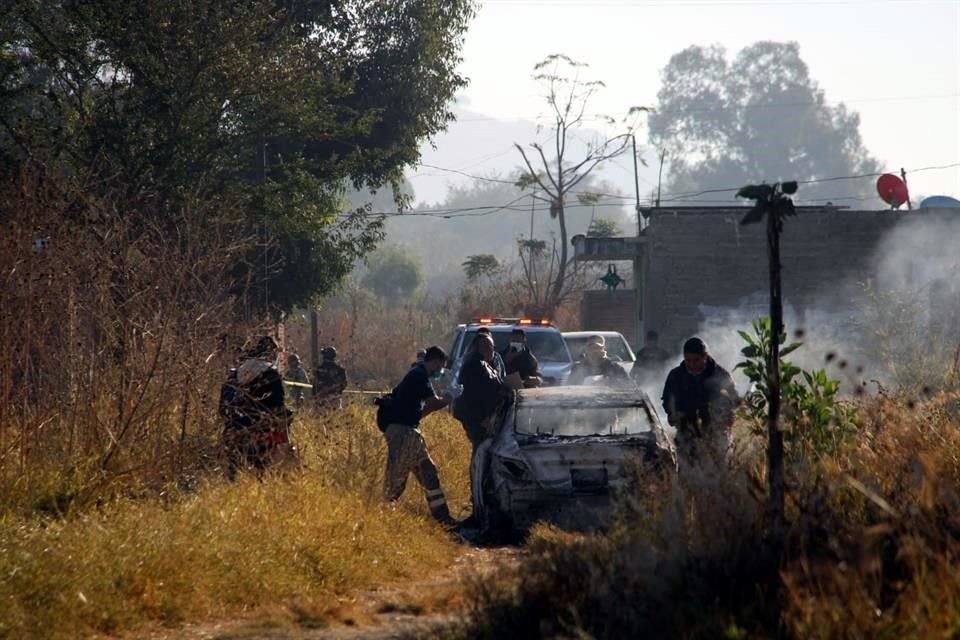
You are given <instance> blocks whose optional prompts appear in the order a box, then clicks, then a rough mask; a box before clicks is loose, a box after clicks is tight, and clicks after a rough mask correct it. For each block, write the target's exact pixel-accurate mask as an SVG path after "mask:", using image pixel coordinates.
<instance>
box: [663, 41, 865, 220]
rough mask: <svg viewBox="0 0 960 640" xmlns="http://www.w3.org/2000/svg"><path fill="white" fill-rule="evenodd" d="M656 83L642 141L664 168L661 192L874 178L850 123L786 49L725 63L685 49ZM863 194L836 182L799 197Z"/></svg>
mask: <svg viewBox="0 0 960 640" xmlns="http://www.w3.org/2000/svg"><path fill="white" fill-rule="evenodd" d="M662 78H663V86H662V87H661V89H660V92H659V93H658V102H659V104H658V106H657V111H656V112H655V113H654V114H652V115H651V116H650V137H651V139H652V140H653V142H654V143H655V144H656V145H657V146H658V147H661V148H663V149H664V150H665V151H666V153H667V158H668V160H669V161H670V178H669V181H668V191H670V192H673V193H685V194H686V193H691V192H697V191H701V190H704V189H713V188H727V187H730V188H736V187H738V186H739V185H743V184H751V183H756V182H759V181H761V180H762V181H765V182H767V183H773V182H777V181H779V180H783V179H796V180H811V179H815V178H823V177H834V176H851V175H860V174H869V173H875V172H877V171H878V165H877V162H876V161H875V160H874V159H873V158H871V157H870V155H869V153H868V152H867V150H866V148H865V147H864V145H863V142H862V140H861V138H860V132H859V124H860V119H859V116H858V115H857V114H856V113H853V112H850V111H848V110H847V108H846V107H845V106H844V105H843V104H842V103H840V104H837V105H836V106H830V105H829V104H827V101H826V96H825V95H824V92H823V90H822V89H820V88H819V86H818V85H817V83H816V82H815V81H814V80H813V79H812V78H811V77H810V75H809V71H808V69H807V65H806V64H805V63H804V62H803V60H802V59H801V57H800V48H799V46H798V45H797V43H795V42H788V43H778V42H757V43H755V44H753V45H751V46H749V47H746V48H745V49H743V50H741V51H740V52H739V53H738V54H737V56H736V58H734V60H733V61H732V62H728V61H727V59H726V57H725V51H724V49H723V48H722V47H719V46H712V47H699V46H693V47H689V48H687V49H684V50H683V51H681V52H680V53H677V54H675V55H674V56H673V57H671V58H670V62H669V63H668V64H667V66H666V67H665V68H664V70H663V74H662ZM872 189H873V183H872V181H869V180H844V181H836V182H828V183H820V184H808V185H804V189H803V191H804V198H805V199H807V200H812V201H819V200H821V199H822V201H823V202H825V201H826V200H828V199H837V198H841V199H842V198H859V197H869V196H871V195H873V194H872ZM684 197H685V198H689V197H690V196H684ZM701 197H703V198H708V199H713V200H715V199H716V198H717V194H716V193H712V194H703V195H702V196H701Z"/></svg>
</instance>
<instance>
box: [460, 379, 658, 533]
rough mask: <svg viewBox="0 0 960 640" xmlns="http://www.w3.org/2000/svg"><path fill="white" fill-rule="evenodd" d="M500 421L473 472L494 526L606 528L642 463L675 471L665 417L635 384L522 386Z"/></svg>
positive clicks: (485, 520)
mask: <svg viewBox="0 0 960 640" xmlns="http://www.w3.org/2000/svg"><path fill="white" fill-rule="evenodd" d="M497 426H498V432H497V434H496V435H495V436H494V437H493V438H492V439H490V440H487V441H486V442H485V443H483V444H482V445H481V446H480V448H479V449H478V453H477V455H476V456H475V457H474V459H473V463H472V466H471V470H470V479H471V482H472V483H473V488H474V491H473V494H474V496H476V498H475V499H476V500H477V502H478V504H476V505H474V512H475V513H476V514H478V515H479V517H480V519H481V522H482V524H483V526H484V527H485V528H486V529H487V530H489V531H495V532H501V533H502V532H509V531H522V530H524V529H526V528H528V527H529V526H530V525H531V524H533V523H534V522H536V521H537V520H546V521H549V522H552V523H554V524H556V525H558V526H560V527H563V528H567V529H571V530H598V529H604V528H606V527H607V526H608V525H609V524H610V522H611V519H612V515H613V511H614V506H615V503H616V499H617V494H618V492H620V491H623V490H625V489H627V488H628V487H629V484H630V479H631V478H632V477H635V474H634V473H633V472H634V471H636V469H637V468H638V467H639V466H642V465H650V466H651V467H652V468H653V469H655V470H657V471H658V472H660V473H664V472H672V471H675V470H676V456H675V455H674V452H673V449H672V447H671V445H670V442H669V440H668V438H667V436H666V434H665V433H664V429H663V425H662V423H661V421H660V418H659V417H658V415H657V412H656V411H655V409H654V407H653V405H652V404H651V401H650V398H649V397H648V396H647V395H646V394H645V393H644V392H643V391H642V390H640V389H639V388H637V387H634V386H629V387H601V386H563V387H544V388H539V389H522V390H519V391H517V392H515V395H514V396H513V400H512V402H510V403H508V404H507V406H506V407H505V408H504V409H503V410H502V412H501V414H500V415H499V416H498V424H497Z"/></svg>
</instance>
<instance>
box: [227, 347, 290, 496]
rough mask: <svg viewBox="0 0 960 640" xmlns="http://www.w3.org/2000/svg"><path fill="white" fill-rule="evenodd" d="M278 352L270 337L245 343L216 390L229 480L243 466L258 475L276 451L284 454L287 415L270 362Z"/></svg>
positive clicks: (279, 380)
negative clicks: (238, 360)
mask: <svg viewBox="0 0 960 640" xmlns="http://www.w3.org/2000/svg"><path fill="white" fill-rule="evenodd" d="M278 349H279V347H278V346H277V341H276V340H274V339H273V337H272V336H262V337H260V338H258V339H255V340H253V341H251V342H250V343H249V344H248V345H247V346H246V347H245V348H244V353H243V362H242V363H241V364H240V366H239V367H237V368H236V369H231V370H230V372H229V374H228V377H227V380H226V382H224V384H223V386H222V387H221V389H220V415H221V417H222V418H223V420H224V431H223V443H224V446H225V448H226V450H227V476H228V477H229V478H230V480H233V479H234V478H235V477H236V475H237V471H239V470H240V469H241V468H243V467H253V468H254V469H255V470H256V473H257V475H258V476H260V475H262V474H263V472H264V470H266V468H267V467H268V466H270V464H271V463H272V462H273V461H274V459H275V458H278V457H279V455H280V454H281V452H282V451H286V450H289V435H288V432H289V428H290V417H291V414H290V411H289V409H287V408H286V405H285V403H284V390H283V380H282V379H281V377H280V372H279V371H277V367H276V366H275V364H274V363H275V361H276V359H277V351H278Z"/></svg>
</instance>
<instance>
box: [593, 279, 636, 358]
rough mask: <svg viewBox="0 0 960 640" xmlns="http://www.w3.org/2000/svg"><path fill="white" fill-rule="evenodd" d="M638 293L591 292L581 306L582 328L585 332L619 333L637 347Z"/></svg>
mask: <svg viewBox="0 0 960 640" xmlns="http://www.w3.org/2000/svg"><path fill="white" fill-rule="evenodd" d="M635 305H636V291H634V290H633V289H617V290H616V291H606V290H589V291H584V293H583V302H581V305H580V328H581V329H583V330H584V331H590V330H595V331H619V332H620V333H622V334H623V337H625V338H626V339H627V342H629V343H630V346H637V345H638V343H637V341H636V332H637V322H636V320H635V317H636V307H635Z"/></svg>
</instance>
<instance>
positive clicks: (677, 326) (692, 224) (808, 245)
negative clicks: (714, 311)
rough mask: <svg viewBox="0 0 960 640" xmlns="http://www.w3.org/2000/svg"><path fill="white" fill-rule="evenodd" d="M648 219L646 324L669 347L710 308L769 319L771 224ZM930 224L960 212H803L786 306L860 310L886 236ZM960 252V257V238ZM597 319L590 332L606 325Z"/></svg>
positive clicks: (702, 216) (701, 213) (700, 217)
mask: <svg viewBox="0 0 960 640" xmlns="http://www.w3.org/2000/svg"><path fill="white" fill-rule="evenodd" d="M649 213H650V218H649V225H648V226H647V227H646V229H645V230H644V234H645V235H646V236H647V238H648V241H647V244H646V246H645V251H646V255H645V256H644V258H643V260H644V262H645V263H646V277H645V280H646V286H645V287H643V289H644V291H643V316H644V319H643V320H644V321H643V326H644V329H656V330H658V331H659V332H660V334H661V336H662V338H661V344H662V345H663V346H664V347H666V348H673V347H674V346H676V345H678V344H679V343H680V342H682V340H683V339H684V338H685V337H687V336H689V335H691V334H693V333H695V332H696V331H697V329H698V327H700V326H701V324H702V323H703V321H704V320H705V317H704V312H703V309H704V308H705V307H706V308H710V307H741V308H742V307H743V306H744V305H745V304H746V305H748V306H749V302H750V301H753V303H754V304H755V305H756V306H757V309H756V310H757V311H758V312H763V313H765V310H766V305H767V304H768V297H767V292H768V287H769V285H768V275H769V274H768V267H767V256H766V239H765V232H766V225H765V224H764V223H761V224H754V225H748V226H741V225H740V224H739V223H740V219H741V218H742V217H743V215H744V213H745V209H743V208H736V209H701V208H697V209H694V208H689V209H687V208H678V209H653V210H650V211H649ZM930 218H941V219H947V220H958V219H960V211H956V210H924V211H923V212H917V211H914V212H910V213H907V212H904V211H846V210H823V209H813V208H811V209H801V210H800V211H799V213H798V215H797V216H796V217H794V218H790V219H788V220H787V221H786V224H785V229H784V233H783V235H782V245H781V246H782V265H783V272H782V275H783V291H784V295H785V303H786V304H789V305H791V306H792V307H793V308H794V309H796V310H798V311H803V310H805V309H807V308H808V307H810V306H812V305H814V304H816V305H818V306H825V305H827V306H831V307H833V308H838V307H839V308H849V309H851V311H855V309H856V306H857V301H856V299H855V296H854V295H853V292H854V291H855V289H856V287H853V286H851V285H852V283H855V282H856V281H857V280H864V279H866V278H870V277H871V276H872V272H873V268H872V266H873V263H874V256H875V252H876V249H877V247H878V245H879V244H880V242H881V239H882V238H883V237H884V236H885V234H887V233H889V232H890V231H891V230H893V229H895V228H897V227H898V226H900V225H903V224H914V223H916V222H917V221H918V220H921V219H930ZM957 250H958V253H960V238H958V239H957ZM834 305H837V306H834ZM592 308H593V307H591V309H592ZM623 308H624V310H626V309H628V308H629V305H626V304H625V305H624V307H623ZM606 313H613V312H612V311H607V312H606ZM757 315H761V313H758V314H757ZM594 320H595V319H591V321H590V324H591V325H597V322H595V321H594Z"/></svg>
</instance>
